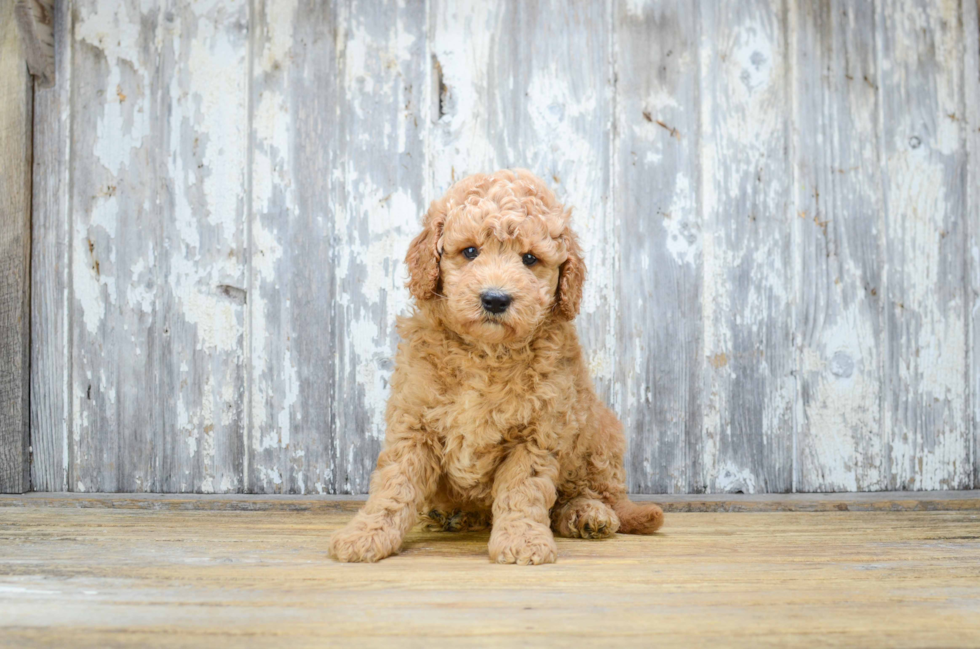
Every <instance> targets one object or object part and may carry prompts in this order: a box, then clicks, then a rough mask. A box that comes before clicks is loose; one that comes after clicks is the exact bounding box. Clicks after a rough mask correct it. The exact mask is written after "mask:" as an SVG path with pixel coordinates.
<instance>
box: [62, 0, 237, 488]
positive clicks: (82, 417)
mask: <svg viewBox="0 0 980 649" xmlns="http://www.w3.org/2000/svg"><path fill="white" fill-rule="evenodd" d="M246 10H247V3H246V2H245V0H240V1H237V2H225V3H221V4H219V5H213V6H210V7H204V6H201V5H193V4H188V3H181V4H180V5H178V6H176V7H170V8H166V9H165V8H163V7H155V8H152V9H149V10H147V11H146V12H144V11H143V7H142V5H141V4H140V3H137V2H121V3H101V2H98V1H97V0H86V1H81V2H78V3H76V5H75V10H74V11H75V13H74V24H73V27H72V32H71V33H72V34H73V35H74V39H73V40H72V41H71V43H67V44H66V45H68V46H70V47H72V48H74V52H73V54H72V66H73V71H72V74H71V83H72V97H73V100H74V101H75V102H76V103H75V104H74V107H73V110H72V113H71V118H72V125H71V135H72V142H71V147H72V148H71V163H70V164H71V171H70V173H71V192H72V193H71V201H72V203H71V212H72V221H73V231H72V252H71V256H72V271H71V272H72V294H73V300H72V305H73V309H72V315H71V318H72V322H71V327H72V331H73V334H72V343H71V350H72V377H73V381H72V387H71V394H70V398H71V399H72V436H73V439H72V441H73V444H74V448H73V450H72V452H71V453H70V454H69V455H70V459H71V462H72V466H71V467H70V473H71V483H70V485H69V487H70V488H71V489H72V490H77V491H117V490H126V491H198V492H211V491H219V490H220V491H235V490H239V489H241V488H242V466H241V463H242V433H241V430H242V426H243V421H242V419H243V416H242V410H243V408H242V402H243V399H242V396H243V393H244V382H245V356H244V353H243V352H244V350H243V345H244V318H245V316H244V304H243V300H242V299H241V293H240V291H241V289H242V288H243V287H244V286H245V244H246V241H245V196H244V193H243V192H242V186H243V182H244V179H245V176H246V173H245V170H246V158H247V144H248V139H247V129H246V126H247V120H248V113H247V104H248V101H247V97H248V95H247V85H248V84H247V81H248V75H247V68H248V66H247V56H246V52H247V47H246V44H247V34H248V16H247V11H246ZM108 34H113V36H112V37H108V36H107V35H108ZM164 35H167V37H166V38H165V37H164ZM58 83H63V81H62V80H61V79H60V78H59V79H58ZM87 102H91V104H90V105H91V109H81V106H82V105H84V104H85V103H87ZM236 289H237V290H236Z"/></svg>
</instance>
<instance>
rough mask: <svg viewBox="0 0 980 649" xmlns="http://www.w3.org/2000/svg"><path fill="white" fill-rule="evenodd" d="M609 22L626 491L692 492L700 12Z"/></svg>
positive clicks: (667, 9)
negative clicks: (612, 31) (626, 444)
mask: <svg viewBox="0 0 980 649" xmlns="http://www.w3.org/2000/svg"><path fill="white" fill-rule="evenodd" d="M614 25H615V59H614V60H615V68H616V79H617V84H616V100H615V106H616V131H615V138H616V139H615V157H614V170H615V171H614V174H615V175H614V176H613V181H612V182H613V191H612V197H613V214H614V215H615V219H616V221H617V223H618V224H619V227H618V229H617V233H616V236H617V239H618V241H619V249H620V254H621V255H622V261H621V265H622V273H621V275H620V277H619V281H618V282H617V287H616V288H617V290H618V292H619V299H618V304H619V314H618V320H619V322H618V326H617V331H618V336H617V338H618V350H617V355H618V356H617V358H618V364H619V368H618V370H617V372H616V382H617V384H619V385H620V386H621V388H620V389H622V390H623V397H622V401H621V403H622V405H623V407H622V411H621V413H620V414H621V416H622V418H623V422H624V425H625V428H626V430H627V431H629V432H630V433H631V439H630V443H631V453H630V476H631V481H630V484H629V488H630V490H631V491H633V492H637V493H686V492H700V491H703V490H704V483H703V481H702V475H703V471H702V468H701V426H702V418H701V412H702V404H701V388H702V354H703V351H702V339H701V262H702V260H701V237H702V232H701V214H700V205H699V194H698V185H699V183H700V165H699V163H698V142H699V139H700V125H699V122H698V117H699V112H698V100H699V97H698V73H699V69H698V15H697V11H696V10H695V6H694V5H692V4H691V3H689V2H684V1H683V0H679V1H676V2H675V1H671V0H664V1H657V2H647V3H645V4H638V3H631V2H619V3H617V5H616V13H615V22H614Z"/></svg>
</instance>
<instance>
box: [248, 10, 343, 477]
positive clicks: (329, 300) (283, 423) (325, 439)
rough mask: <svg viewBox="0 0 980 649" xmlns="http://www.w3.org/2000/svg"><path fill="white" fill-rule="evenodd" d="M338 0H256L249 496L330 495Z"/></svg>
mask: <svg viewBox="0 0 980 649" xmlns="http://www.w3.org/2000/svg"><path fill="white" fill-rule="evenodd" d="M336 5H337V3H334V2H266V1H264V0H260V1H259V2H256V3H255V11H254V15H253V32H254V34H253V37H252V38H253V42H252V48H251V55H250V56H251V68H252V90H251V101H252V116H251V139H252V142H251V155H252V161H251V174H252V175H251V179H250V182H249V190H250V192H251V197H250V202H251V215H250V223H249V227H250V234H249V249H250V254H249V274H250V288H249V297H248V310H249V334H248V340H249V342H248V353H249V356H250V362H249V368H250V370H249V371H250V376H249V400H250V405H249V409H248V412H249V423H248V443H247V445H246V448H245V452H246V460H245V473H246V480H247V483H246V490H247V491H250V492H255V493H291V492H299V493H307V492H311V491H317V492H319V493H324V492H333V491H334V490H333V488H332V487H333V480H334V467H335V460H334V454H335V450H336V444H335V440H334V438H333V436H334V433H335V430H336V416H335V414H334V413H335V411H336V407H337V404H336V401H335V399H334V375H335V372H336V370H335V367H336V362H337V361H336V350H335V347H334V345H335V342H334V337H335V335H336V323H335V318H334V308H335V307H334V304H335V301H336V300H335V298H336V292H335V288H334V273H335V270H334V268H335V259H334V257H333V254H334V252H333V251H334V248H335V246H336V240H335V235H334V232H335V229H336V227H337V223H338V222H339V221H342V219H343V216H342V212H340V211H338V210H337V197H338V195H340V194H341V191H340V189H339V187H340V186H342V184H343V176H342V174H341V169H340V160H341V159H342V158H343V150H344V146H345V143H344V139H343V137H342V135H341V131H340V129H339V126H338V122H339V115H340V107H341V99H340V94H341V93H342V89H341V87H340V84H339V80H338V57H339V56H341V55H342V43H343V38H344V37H343V30H342V29H341V28H340V27H339V26H338V20H339V17H338V10H337V7H336Z"/></svg>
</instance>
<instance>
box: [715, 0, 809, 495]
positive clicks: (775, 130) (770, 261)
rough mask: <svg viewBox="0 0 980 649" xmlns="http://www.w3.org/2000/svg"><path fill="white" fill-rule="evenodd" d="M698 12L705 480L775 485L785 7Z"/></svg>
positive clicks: (780, 465) (786, 444)
mask: <svg viewBox="0 0 980 649" xmlns="http://www.w3.org/2000/svg"><path fill="white" fill-rule="evenodd" d="M700 10H701V11H700V18H701V41H700V66H701V75H700V76H701V91H700V92H701V133H702V138H701V148H700V155H701V165H702V167H701V179H702V181H701V184H700V188H699V190H700V192H701V200H702V205H703V210H704V229H705V237H704V239H703V241H702V246H703V250H702V254H703V258H704V289H703V292H702V309H703V313H704V354H705V358H704V363H705V368H704V372H705V379H704V391H705V394H704V401H705V411H704V439H703V441H702V444H703V447H702V448H703V453H704V460H703V462H704V467H703V470H704V472H705V475H704V483H705V486H706V488H707V489H708V490H709V491H715V492H736V491H742V492H746V493H750V492H784V491H789V490H790V489H791V488H792V448H793V426H794V404H795V399H796V384H795V378H794V376H793V374H794V370H795V361H794V358H795V355H794V352H793V349H794V345H793V313H792V304H793V301H794V289H795V284H794V280H793V273H794V269H793V261H792V260H793V252H792V249H791V244H792V240H791V224H790V218H791V216H790V211H791V209H792V189H791V187H792V185H791V169H792V166H791V164H790V160H789V153H788V149H789V138H790V125H789V116H790V111H789V110H788V107H789V83H790V76H789V70H788V67H787V63H788V59H787V41H786V28H787V21H786V8H785V6H784V4H783V3H782V2H780V1H778V0H772V1H768V0H760V1H753V2H738V3H712V2H705V3H701V4H700Z"/></svg>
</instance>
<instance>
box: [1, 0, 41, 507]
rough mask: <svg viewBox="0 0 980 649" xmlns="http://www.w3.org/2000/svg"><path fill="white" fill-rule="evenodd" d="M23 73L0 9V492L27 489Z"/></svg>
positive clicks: (27, 106) (26, 92)
mask: <svg viewBox="0 0 980 649" xmlns="http://www.w3.org/2000/svg"><path fill="white" fill-rule="evenodd" d="M33 101H34V82H33V79H32V78H31V75H30V74H29V73H28V71H27V65H26V64H25V62H24V57H23V53H22V50H21V42H20V35H19V34H18V31H17V24H16V22H15V21H14V6H13V3H12V2H5V3H4V4H3V5H2V6H0V151H2V152H3V155H2V156H0V493H22V492H24V491H29V490H30V488H31V474H30V433H29V431H30V429H29V421H30V402H29V390H30V322H31V320H30V263H31V260H30V250H31V164H32V161H31V152H32V146H33V144H32V139H31V121H32V109H33Z"/></svg>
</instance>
